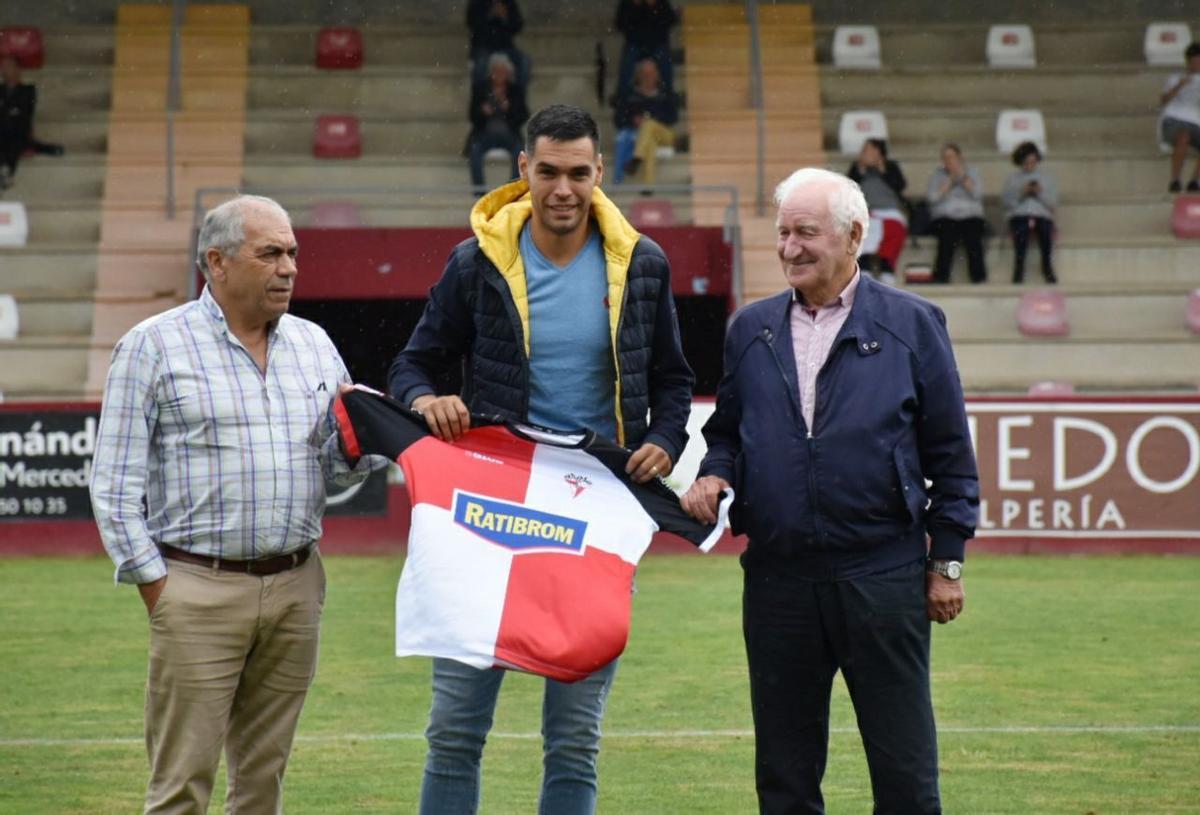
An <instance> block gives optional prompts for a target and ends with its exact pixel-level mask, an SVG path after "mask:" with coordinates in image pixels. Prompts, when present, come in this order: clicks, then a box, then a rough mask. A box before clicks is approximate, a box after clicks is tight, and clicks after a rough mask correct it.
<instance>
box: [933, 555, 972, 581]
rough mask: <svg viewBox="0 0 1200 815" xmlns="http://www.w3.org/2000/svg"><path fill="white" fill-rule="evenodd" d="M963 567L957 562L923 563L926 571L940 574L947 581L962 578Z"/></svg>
mask: <svg viewBox="0 0 1200 815" xmlns="http://www.w3.org/2000/svg"><path fill="white" fill-rule="evenodd" d="M962 568H963V565H962V564H961V563H959V562H958V561H957V560H933V559H932V558H931V559H930V560H927V561H926V562H925V569H926V571H930V572H933V573H934V574H940V575H941V576H942V577H944V578H946V579H947V580H958V579H959V578H960V577H962Z"/></svg>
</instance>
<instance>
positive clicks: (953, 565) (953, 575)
mask: <svg viewBox="0 0 1200 815" xmlns="http://www.w3.org/2000/svg"><path fill="white" fill-rule="evenodd" d="M946 577H948V578H950V579H951V580H958V578H960V577H962V564H961V563H959V562H958V561H955V560H952V561H950V562H949V563H947V564H946Z"/></svg>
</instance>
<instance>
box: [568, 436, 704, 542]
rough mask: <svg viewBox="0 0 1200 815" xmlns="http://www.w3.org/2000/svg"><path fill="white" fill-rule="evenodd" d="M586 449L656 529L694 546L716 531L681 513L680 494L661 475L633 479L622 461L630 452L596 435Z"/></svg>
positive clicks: (627, 459) (627, 457) (624, 461)
mask: <svg viewBox="0 0 1200 815" xmlns="http://www.w3.org/2000/svg"><path fill="white" fill-rule="evenodd" d="M585 449H586V450H587V452H588V453H589V454H590V455H592V456H594V457H595V458H596V459H597V460H599V461H600V463H601V464H603V465H604V466H605V467H607V468H608V470H609V472H611V473H612V474H613V475H615V476H616V477H617V478H619V479H621V481H622V483H624V484H625V486H627V487H628V488H629V491H630V492H631V493H633V496H634V497H635V498H637V500H638V503H639V504H641V505H642V509H644V510H645V511H646V514H647V515H649V516H650V517H651V518H653V519H654V522H655V523H657V524H658V528H659V529H661V530H663V531H664V532H671V533H673V534H675V535H678V536H679V537H681V538H683V539H684V540H686V541H687V542H688V543H690V544H692V545H693V546H696V547H699V546H701V545H702V544H704V543H705V542H706V541H708V539H709V538H710V537H712V535H713V533H714V532H717V531H718V530H717V528H716V525H715V524H702V523H700V522H699V521H697V520H696V519H695V518H693V517H692V516H691V515H688V514H687V513H686V512H684V511H683V507H681V506H680V505H679V496H678V495H676V494H675V492H674V491H673V490H672V489H671V488H670V487H668V486H667V485H666V482H664V481H663V480H662V479H661V478H655V479H651V480H650V481H647V482H645V483H644V484H638V483H637V482H635V481H633V480H632V479H631V478H630V477H629V474H628V473H626V472H625V463H626V462H627V461H629V457H630V456H631V455H633V454H632V453H631V452H630V451H628V450H626V449H625V448H624V447H618V446H617V445H615V444H613V443H612V442H610V441H607V440H605V439H601V438H600V437H598V436H597V437H595V438H594V439H593V440H592V441H591V442H590V443H589V444H588V445H587V447H586V448H585Z"/></svg>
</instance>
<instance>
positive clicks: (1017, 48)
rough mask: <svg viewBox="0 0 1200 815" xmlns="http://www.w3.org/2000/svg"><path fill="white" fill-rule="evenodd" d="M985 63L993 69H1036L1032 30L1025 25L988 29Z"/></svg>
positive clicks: (995, 26) (998, 26) (1000, 26)
mask: <svg viewBox="0 0 1200 815" xmlns="http://www.w3.org/2000/svg"><path fill="white" fill-rule="evenodd" d="M987 61H988V65H991V66H992V67H993V68H1033V67H1036V66H1037V56H1036V51H1035V50H1034V47H1033V29H1032V28H1030V27H1029V26H1027V25H994V26H992V27H991V28H989V29H988V38H987Z"/></svg>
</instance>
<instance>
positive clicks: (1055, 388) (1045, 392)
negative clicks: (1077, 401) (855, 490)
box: [1029, 380, 1075, 399]
mask: <svg viewBox="0 0 1200 815" xmlns="http://www.w3.org/2000/svg"><path fill="white" fill-rule="evenodd" d="M1029 395H1030V396H1032V397H1034V398H1035V399H1054V398H1056V397H1059V396H1074V395H1075V386H1074V385H1072V384H1071V383H1070V382H1056V381H1053V380H1046V381H1044V382H1034V383H1033V384H1032V385H1030V386H1029Z"/></svg>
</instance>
